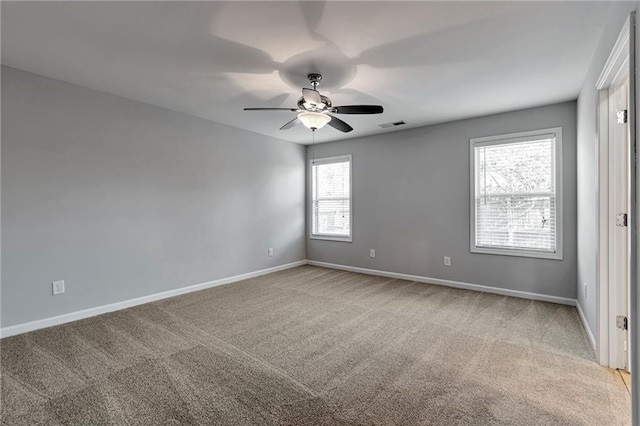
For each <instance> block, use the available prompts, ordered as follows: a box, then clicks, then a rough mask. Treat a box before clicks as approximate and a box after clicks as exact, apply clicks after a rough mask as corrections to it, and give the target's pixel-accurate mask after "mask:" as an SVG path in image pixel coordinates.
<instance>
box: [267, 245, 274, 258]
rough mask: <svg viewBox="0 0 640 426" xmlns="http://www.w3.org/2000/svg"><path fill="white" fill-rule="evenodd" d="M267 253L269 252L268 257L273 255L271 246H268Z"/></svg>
mask: <svg viewBox="0 0 640 426" xmlns="http://www.w3.org/2000/svg"><path fill="white" fill-rule="evenodd" d="M268 253H269V257H272V256H273V247H269V251H268Z"/></svg>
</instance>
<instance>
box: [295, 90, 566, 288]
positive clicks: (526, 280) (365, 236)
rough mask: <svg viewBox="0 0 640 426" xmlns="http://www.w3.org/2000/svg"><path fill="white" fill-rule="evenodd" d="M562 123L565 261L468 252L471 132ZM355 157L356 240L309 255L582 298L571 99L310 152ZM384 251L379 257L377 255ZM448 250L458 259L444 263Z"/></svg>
mask: <svg viewBox="0 0 640 426" xmlns="http://www.w3.org/2000/svg"><path fill="white" fill-rule="evenodd" d="M556 126H561V127H562V129H563V161H564V164H563V182H564V260H562V261H558V260H546V259H533V258H523V257H512V256H499V255H488V254H476V253H471V252H470V251H469V238H470V237H469V173H470V172H469V139H470V138H473V137H480V136H491V135H498V134H503V133H512V132H519V131H526V130H535V129H541V128H548V127H556ZM312 152H315V156H316V157H325V156H332V155H340V154H353V209H354V219H353V243H345V242H332V241H322V240H308V241H307V257H308V258H309V259H311V260H316V261H321V262H330V263H337V264H343V265H350V266H357V267H363V268H370V269H377V270H383V271H391V272H400V273H405V274H413V275H420V276H426V277H430V278H440V279H447V280H454V281H462V282H467V283H473V284H481V285H488V286H495V287H500V288H506V289H513V290H521V291H529V292H534V293H541V294H547V295H553V296H560V297H570V298H575V297H576V286H575V283H576V226H575V223H576V220H575V219H576V104H575V102H568V103H562V104H557V105H551V106H546V107H541V108H534V109H528V110H522V111H516V112H510V113H506V114H499V115H492V116H487V117H481V118H476V119H470V120H464V121H457V122H452V123H445V124H441V125H435V126H429V127H423V128H419V129H412V130H407V131H401V132H394V133H388V134H384V135H378V136H371V137H365V138H358V139H351V140H347V141H341V142H334V143H327V144H321V145H316V146H315V147H312V148H308V149H307V155H308V156H309V155H310V154H311V153H312ZM369 249H376V258H373V259H372V258H370V257H369ZM443 256H451V257H452V266H451V267H445V266H443Z"/></svg>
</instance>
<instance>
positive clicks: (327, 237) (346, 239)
mask: <svg viewBox="0 0 640 426" xmlns="http://www.w3.org/2000/svg"><path fill="white" fill-rule="evenodd" d="M309 238H310V239H312V240H325V241H339V242H342V243H352V242H353V238H352V237H340V236H337V235H310V236H309Z"/></svg>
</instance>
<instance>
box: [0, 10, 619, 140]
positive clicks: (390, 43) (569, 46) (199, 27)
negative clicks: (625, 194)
mask: <svg viewBox="0 0 640 426" xmlns="http://www.w3.org/2000/svg"><path fill="white" fill-rule="evenodd" d="M609 7H610V2H552V3H549V2H464V3H463V2H394V1H386V2H371V3H365V2H302V3H298V2H189V1H186V2H115V1H114V2H7V1H3V2H2V63H3V64H4V65H8V66H11V67H15V68H19V69H23V70H26V71H30V72H34V73H37V74H41V75H45V76H48V77H53V78H57V79H60V80H64V81H68V82H71V83H76V84H79V85H82V86H86V87H90V88H93V89H98V90H102V91H104V92H108V93H112V94H115V95H120V96H124V97H127V98H131V99H135V100H138V101H142V102H147V103H149V104H153V105H158V106H161V107H165V108H168V109H172V110H175V111H181V112H184V113H187V114H192V115H195V116H199V117H203V118H206V119H210V120H214V121H217V122H220V123H224V124H228V125H231V126H235V127H239V128H242V129H246V130H250V131H253V132H257V133H261V134H264V135H269V136H274V137H278V138H281V139H286V140H289V141H293V142H298V143H309V142H310V139H311V132H310V131H309V130H307V129H306V128H304V127H302V126H298V127H296V128H294V129H291V130H286V131H279V130H278V129H279V128H280V126H281V125H283V124H284V123H285V122H287V121H289V120H290V119H292V118H293V117H294V115H293V113H291V112H286V111H285V112H280V111H278V112H245V111H243V110H242V108H243V107H263V106H273V107H295V105H296V101H297V99H298V98H299V96H300V88H301V86H302V85H303V84H305V79H306V75H307V74H308V73H309V72H320V73H322V74H323V75H324V80H323V84H322V85H321V86H320V87H319V90H320V92H321V93H323V94H325V95H327V96H329V97H330V98H331V100H332V101H333V104H334V105H348V104H381V105H383V106H384V108H385V112H384V114H381V115H370V116H355V115H340V118H342V119H343V120H345V121H347V122H348V123H350V124H351V125H352V126H353V127H354V129H355V130H354V131H353V132H351V133H348V134H343V133H341V132H338V131H337V130H335V129H333V128H331V127H328V126H327V127H326V128H323V129H320V130H319V131H318V132H316V142H322V141H331V140H338V139H344V138H346V137H356V136H363V135H369V134H373V133H382V132H389V131H392V130H389V129H387V130H385V129H381V128H380V127H378V124H382V123H387V122H391V121H398V120H404V121H406V122H407V125H406V126H402V127H398V128H397V129H406V128H410V127H418V126H423V125H427V124H433V123H438V122H445V121H451V120H457V119H461V118H467V117H473V116H479V115H486V114H491V113H497V112H503V111H508V110H514V109H521V108H527V107H532V106H537V105H544V104H549V103H554V102H560V101H566V100H572V99H575V98H576V97H577V95H578V92H579V90H580V87H581V85H582V82H583V80H584V76H585V74H586V70H587V68H588V65H589V62H590V61H591V57H592V54H593V51H594V50H595V47H596V44H597V42H598V39H599V36H600V33H601V30H602V27H603V25H604V22H605V20H606V17H607V14H608V10H609Z"/></svg>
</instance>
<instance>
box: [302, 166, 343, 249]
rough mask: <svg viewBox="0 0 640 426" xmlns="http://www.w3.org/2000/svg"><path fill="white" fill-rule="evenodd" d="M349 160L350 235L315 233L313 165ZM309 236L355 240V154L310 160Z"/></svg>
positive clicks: (341, 240)
mask: <svg viewBox="0 0 640 426" xmlns="http://www.w3.org/2000/svg"><path fill="white" fill-rule="evenodd" d="M345 161H348V162H349V235H348V236H343V235H336V234H314V232H313V205H314V199H313V166H314V165H315V166H317V165H323V164H332V163H343V162H345ZM309 238H310V239H312V240H326V241H339V242H344V243H351V242H353V155H352V154H344V155H336V156H333V157H322V158H312V159H310V160H309Z"/></svg>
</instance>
